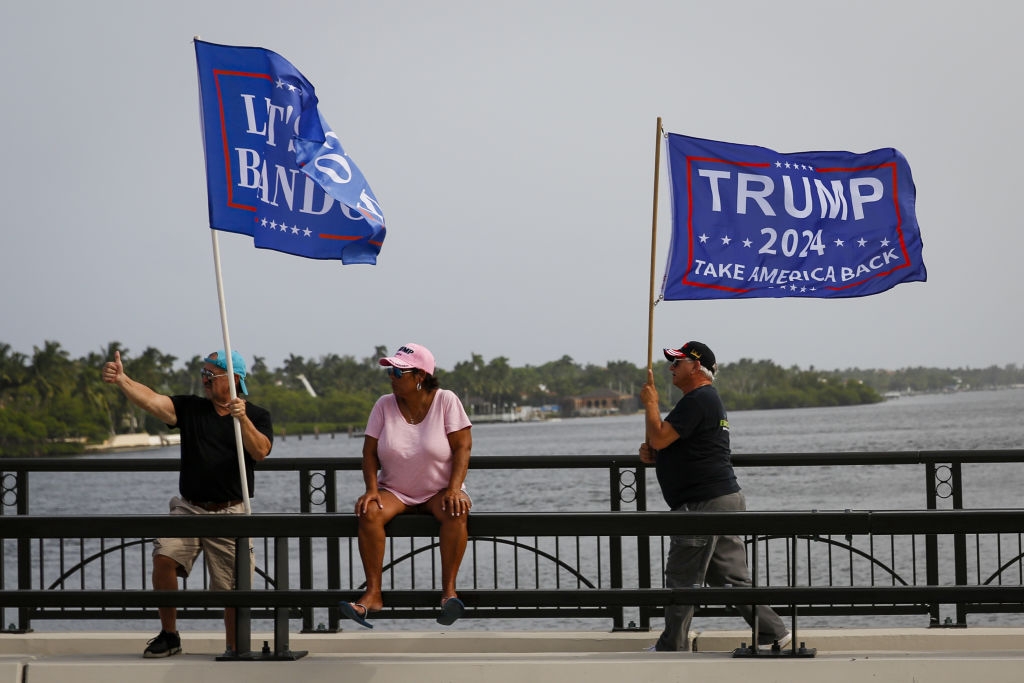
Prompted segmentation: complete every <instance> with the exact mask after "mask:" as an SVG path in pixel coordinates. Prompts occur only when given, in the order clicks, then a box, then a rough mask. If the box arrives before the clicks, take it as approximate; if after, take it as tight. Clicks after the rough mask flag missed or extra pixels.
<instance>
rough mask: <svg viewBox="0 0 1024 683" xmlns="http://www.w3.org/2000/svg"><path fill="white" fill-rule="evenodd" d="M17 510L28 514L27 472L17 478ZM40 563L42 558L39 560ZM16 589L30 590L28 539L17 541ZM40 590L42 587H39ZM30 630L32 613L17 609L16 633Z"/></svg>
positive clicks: (30, 571) (30, 542)
mask: <svg viewBox="0 0 1024 683" xmlns="http://www.w3.org/2000/svg"><path fill="white" fill-rule="evenodd" d="M17 482H18V483H17V497H18V504H17V510H18V514H19V515H27V514H28V471H27V470H20V471H19V472H18V476H17ZM39 561H40V562H42V561H43V560H42V558H39ZM18 588H19V590H29V589H31V588H32V541H31V539H28V538H19V539H18ZM40 588H42V586H40ZM31 630H32V611H31V609H30V608H28V607H20V608H18V631H20V632H21V633H28V632H29V631H31Z"/></svg>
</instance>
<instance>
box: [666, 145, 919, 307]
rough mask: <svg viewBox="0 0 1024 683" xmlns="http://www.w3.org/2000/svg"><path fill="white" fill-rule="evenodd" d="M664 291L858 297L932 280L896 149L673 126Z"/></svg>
mask: <svg viewBox="0 0 1024 683" xmlns="http://www.w3.org/2000/svg"><path fill="white" fill-rule="evenodd" d="M666 147H667V150H668V166H669V173H670V175H671V186H672V243H671V248H670V250H669V257H668V265H667V267H666V269H665V280H664V282H663V284H662V296H663V297H664V298H665V299H670V300H672V299H731V298H755V297H818V298H832V297H854V296H868V295H870V294H878V293H879V292H884V291H885V290H887V289H891V288H892V287H894V286H896V285H897V284H899V283H901V282H910V281H915V280H916V281H924V280H926V279H927V272H926V270H925V266H924V262H923V261H922V258H921V248H922V244H921V231H920V229H919V228H918V225H917V217H916V215H915V212H914V200H915V197H916V190H915V188H914V181H913V178H912V177H911V175H910V166H909V164H908V163H907V160H906V158H904V156H903V155H902V154H900V153H899V152H898V151H897V150H895V149H891V148H889V149H877V150H875V151H873V152H868V153H866V154H853V153H850V152H798V153H787V154H780V153H779V152H776V151H773V150H770V149H766V148H764V147H754V146H750V145H738V144H733V143H728V142H715V141H712V140H702V139H700V138H692V137H687V136H684V135H676V134H669V135H668V140H667V142H666Z"/></svg>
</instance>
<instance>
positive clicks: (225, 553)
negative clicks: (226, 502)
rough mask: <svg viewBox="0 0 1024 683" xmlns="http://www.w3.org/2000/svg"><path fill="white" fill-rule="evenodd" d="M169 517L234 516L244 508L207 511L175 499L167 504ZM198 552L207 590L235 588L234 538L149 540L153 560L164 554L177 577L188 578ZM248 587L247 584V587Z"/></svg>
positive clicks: (251, 563)
mask: <svg viewBox="0 0 1024 683" xmlns="http://www.w3.org/2000/svg"><path fill="white" fill-rule="evenodd" d="M170 508H171V514H172V515H237V514H241V513H244V512H245V505H244V504H242V503H239V504H238V505H232V506H231V507H227V508H224V509H223V510H217V511H216V512H211V511H209V510H204V509H203V508H200V507H196V506H195V505H192V504H190V503H189V502H188V501H186V500H183V499H181V498H179V497H178V496H175V497H174V498H171V503H170ZM200 551H202V552H203V554H204V556H205V557H206V571H207V572H208V573H209V575H210V590H234V588H235V539H233V538H156V539H153V557H156V556H157V555H164V556H166V557H169V558H171V559H172V560H174V561H175V562H177V563H178V576H181V577H183V578H188V576H189V574H191V573H192V565H193V564H194V563H195V561H196V558H197V557H198V556H199V553H200ZM255 567H256V565H255V562H254V561H253V552H252V541H251V540H250V541H249V572H250V581H251V580H252V577H253V576H254V575H255ZM250 585H251V584H250Z"/></svg>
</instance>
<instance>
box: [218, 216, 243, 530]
mask: <svg viewBox="0 0 1024 683" xmlns="http://www.w3.org/2000/svg"><path fill="white" fill-rule="evenodd" d="M210 235H211V236H212V237H213V269H214V271H215V272H216V273H217V298H218V299H219V300H220V326H221V329H223V331H224V353H225V354H226V355H227V358H226V359H225V360H226V361H227V366H228V367H227V370H228V384H229V385H231V399H232V400H234V399H235V398H237V396H238V394H237V392H236V391H235V366H234V364H233V363H232V362H231V335H229V334H228V312H227V307H226V306H225V305H224V280H223V278H222V277H221V274H220V243H219V242H218V241H217V231H216V230H213V229H211V230H210ZM232 419H233V420H234V423H235V446H236V448H237V450H238V476H239V478H240V479H241V482H242V502H243V503H244V504H245V514H247V515H250V514H252V506H251V505H250V504H249V480H248V479H247V478H246V476H245V449H244V448H243V447H242V423H241V422H239V421H238V418H237V417H233V418H232Z"/></svg>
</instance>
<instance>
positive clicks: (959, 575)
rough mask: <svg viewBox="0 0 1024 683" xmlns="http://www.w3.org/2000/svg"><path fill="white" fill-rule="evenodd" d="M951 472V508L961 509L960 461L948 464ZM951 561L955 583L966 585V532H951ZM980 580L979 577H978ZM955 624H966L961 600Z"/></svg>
mask: <svg viewBox="0 0 1024 683" xmlns="http://www.w3.org/2000/svg"><path fill="white" fill-rule="evenodd" d="M950 470H951V472H952V486H953V508H954V509H956V510H962V509H963V508H964V491H963V481H962V479H961V463H960V462H954V463H952V464H951V465H950ZM953 562H954V576H955V577H956V585H958V586H966V585H967V534H964V533H958V534H953ZM978 580H979V581H980V580H981V577H978ZM956 625H957V626H967V608H966V606H965V605H964V604H963V603H962V602H958V603H957V604H956Z"/></svg>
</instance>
